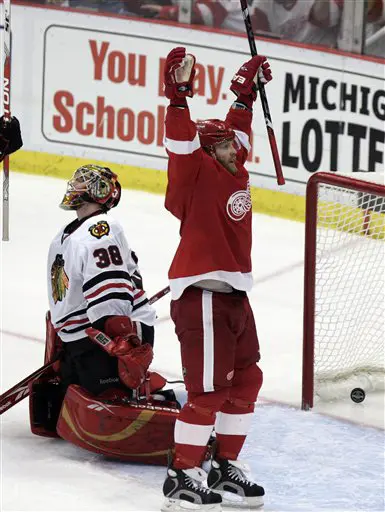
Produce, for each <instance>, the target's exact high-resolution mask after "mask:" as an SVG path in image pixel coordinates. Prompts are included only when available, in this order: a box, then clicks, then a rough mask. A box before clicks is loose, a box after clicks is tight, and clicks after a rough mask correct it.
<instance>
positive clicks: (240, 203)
mask: <svg viewBox="0 0 385 512" xmlns="http://www.w3.org/2000/svg"><path fill="white" fill-rule="evenodd" d="M251 206H252V205H251V197H250V188H249V185H248V186H247V189H246V190H238V192H234V193H233V194H231V196H230V197H229V200H228V201H227V205H226V211H227V214H228V216H229V217H230V219H232V220H235V221H240V220H242V219H243V218H244V216H245V215H246V213H247V212H249V211H250V210H251Z"/></svg>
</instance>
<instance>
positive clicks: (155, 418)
mask: <svg viewBox="0 0 385 512" xmlns="http://www.w3.org/2000/svg"><path fill="white" fill-rule="evenodd" d="M178 414H179V409H177V408H176V404H175V403H174V402H160V401H152V400H151V399H150V400H149V401H147V402H146V401H139V402H135V401H127V402H123V401H119V402H118V401H113V400H107V399H106V398H103V399H101V398H97V397H94V396H93V395H91V394H90V393H88V392H87V391H85V390H84V389H83V388H81V387H80V386H77V385H74V384H73V385H71V386H69V388H68V390H67V393H66V396H65V398H64V402H63V406H62V409H61V412H60V416H59V421H58V423H57V433H58V434H59V436H60V437H62V438H63V439H66V440H67V441H69V442H71V443H73V444H76V445H77V446H80V447H81V448H85V449H86V450H90V451H92V452H96V453H101V454H103V455H106V456H108V457H113V458H117V459H120V460H127V461H131V462H142V463H145V464H159V465H167V452H168V450H169V449H172V448H173V447H174V425H175V421H176V418H177V417H178Z"/></svg>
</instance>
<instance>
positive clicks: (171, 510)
mask: <svg viewBox="0 0 385 512" xmlns="http://www.w3.org/2000/svg"><path fill="white" fill-rule="evenodd" d="M160 510H161V511H162V512H190V511H192V512H199V511H204V512H221V511H222V508H221V504H220V503H211V504H208V505H201V504H199V503H191V502H189V501H186V500H173V499H171V498H166V499H165V500H164V502H163V505H162V508H161V509H160Z"/></svg>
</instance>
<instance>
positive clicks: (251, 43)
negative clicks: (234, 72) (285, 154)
mask: <svg viewBox="0 0 385 512" xmlns="http://www.w3.org/2000/svg"><path fill="white" fill-rule="evenodd" d="M240 2H241V9H242V15H243V19H244V22H245V27H246V33H247V38H248V40H249V46H250V52H251V55H252V56H254V55H258V52H257V47H256V45H255V39H254V33H253V27H252V25H251V19H250V13H249V7H248V4H247V0H240ZM258 89H259V94H260V96H261V103H262V109H263V114H264V116H265V122H266V129H267V135H268V136H269V142H270V148H271V153H272V155H273V161H274V167H275V173H276V175H277V183H278V185H284V184H285V178H284V177H283V173H282V165H281V159H280V157H279V152H278V148H277V141H276V139H275V133H274V128H273V121H272V120H271V115H270V109H269V104H268V102H267V96H266V91H265V86H264V85H263V84H262V83H261V82H259V83H258Z"/></svg>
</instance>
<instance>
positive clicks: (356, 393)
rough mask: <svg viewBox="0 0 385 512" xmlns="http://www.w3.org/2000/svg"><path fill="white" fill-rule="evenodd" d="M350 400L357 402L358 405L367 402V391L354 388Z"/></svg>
mask: <svg viewBox="0 0 385 512" xmlns="http://www.w3.org/2000/svg"><path fill="white" fill-rule="evenodd" d="M350 398H351V399H352V400H353V402H355V403H356V404H360V403H361V402H363V401H364V400H365V391H364V390H363V389H361V388H354V389H352V392H351V393H350Z"/></svg>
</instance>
